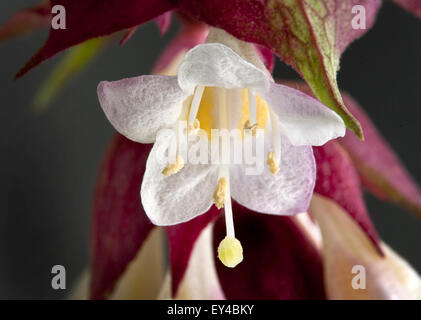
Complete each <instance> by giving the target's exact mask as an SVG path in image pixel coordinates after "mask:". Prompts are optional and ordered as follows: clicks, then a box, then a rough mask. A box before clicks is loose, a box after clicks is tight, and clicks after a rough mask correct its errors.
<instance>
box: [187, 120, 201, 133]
mask: <svg viewBox="0 0 421 320" xmlns="http://www.w3.org/2000/svg"><path fill="white" fill-rule="evenodd" d="M199 129H200V122H199V120H198V119H194V122H193V125H192V126H189V127H188V128H187V135H189V136H190V135H192V134H193V133H196V132H197V130H199Z"/></svg>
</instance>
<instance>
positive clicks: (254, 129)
mask: <svg viewBox="0 0 421 320" xmlns="http://www.w3.org/2000/svg"><path fill="white" fill-rule="evenodd" d="M257 129H259V125H258V124H257V123H254V124H251V123H250V120H247V121H246V122H245V123H244V130H245V131H246V132H250V133H251V134H252V135H253V137H255V136H256V132H257Z"/></svg>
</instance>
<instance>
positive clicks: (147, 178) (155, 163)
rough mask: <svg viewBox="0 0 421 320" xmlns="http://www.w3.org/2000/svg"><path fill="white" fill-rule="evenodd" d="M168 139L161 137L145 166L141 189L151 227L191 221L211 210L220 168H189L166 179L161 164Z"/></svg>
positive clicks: (191, 165)
mask: <svg viewBox="0 0 421 320" xmlns="http://www.w3.org/2000/svg"><path fill="white" fill-rule="evenodd" d="M169 143H170V142H169V141H168V138H167V137H166V136H165V135H164V134H161V133H159V134H158V135H157V139H156V142H155V144H154V146H153V148H152V150H151V153H150V154H149V157H148V161H147V163H146V170H145V175H144V177H143V181H142V187H141V193H140V194H141V199H142V204H143V208H144V209H145V212H146V214H147V215H148V217H149V218H150V220H151V221H152V223H154V224H156V225H161V226H168V225H174V224H178V223H182V222H186V221H189V220H191V219H193V218H195V217H196V216H198V215H200V214H202V213H205V212H207V211H208V210H209V208H210V207H211V205H212V203H213V199H212V196H213V191H214V189H215V186H216V184H217V177H218V175H217V167H216V166H213V165H204V164H190V163H189V162H188V161H187V160H186V159H185V158H184V160H185V165H184V168H183V169H181V170H180V171H179V172H178V173H176V174H173V175H171V176H164V175H163V174H162V170H163V169H164V168H165V167H166V164H165V163H162V161H159V160H158V159H159V156H160V155H161V154H162V153H161V152H162V150H167V148H168V145H169Z"/></svg>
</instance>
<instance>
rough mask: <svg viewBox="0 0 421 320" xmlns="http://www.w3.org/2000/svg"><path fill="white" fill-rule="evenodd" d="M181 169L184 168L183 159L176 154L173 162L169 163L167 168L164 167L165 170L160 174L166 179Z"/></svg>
mask: <svg viewBox="0 0 421 320" xmlns="http://www.w3.org/2000/svg"><path fill="white" fill-rule="evenodd" d="M183 167H184V159H183V158H182V157H181V156H180V155H178V154H177V157H176V159H175V162H174V163H170V164H169V165H168V166H166V167H165V169H164V170H162V174H163V175H164V176H167V177H168V176H171V175H173V174H176V173H177V172H178V171H180V170H181V169H183Z"/></svg>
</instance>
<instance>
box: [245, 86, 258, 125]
mask: <svg viewBox="0 0 421 320" xmlns="http://www.w3.org/2000/svg"><path fill="white" fill-rule="evenodd" d="M247 91H248V100H249V120H250V126H253V125H255V124H256V123H257V120H256V93H255V92H254V90H253V89H248V90H247Z"/></svg>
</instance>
